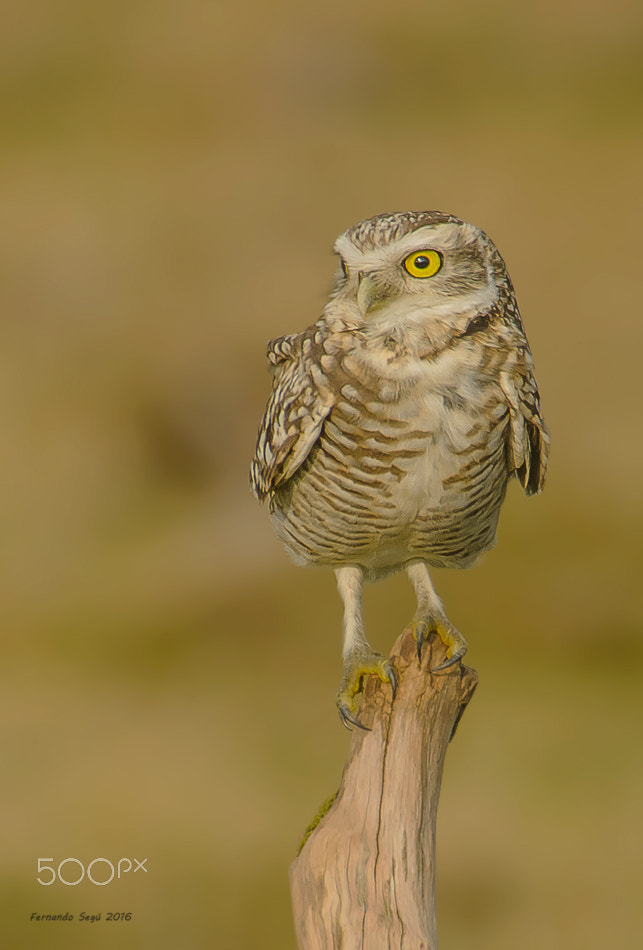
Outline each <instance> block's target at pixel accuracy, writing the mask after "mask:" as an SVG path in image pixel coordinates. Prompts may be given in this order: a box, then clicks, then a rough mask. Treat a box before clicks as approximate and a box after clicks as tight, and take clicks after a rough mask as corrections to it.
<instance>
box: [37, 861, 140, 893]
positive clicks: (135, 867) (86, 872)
mask: <svg viewBox="0 0 643 950" xmlns="http://www.w3.org/2000/svg"><path fill="white" fill-rule="evenodd" d="M146 864H147V858H143V860H142V861H139V860H138V859H137V858H132V859H130V858H119V859H118V861H116V863H115V864H114V863H112V861H108V860H107V858H94V860H93V861H90V862H89V864H88V865H87V867H85V865H84V864H83V862H82V861H79V860H78V858H63V860H62V861H61V862H60V863H59V865H58V867H55V862H54V859H53V858H38V874H39V875H42V877H36V880H37V881H38V883H39V884H42V885H43V886H44V887H49V885H50V884H53V883H54V881H60V883H61V884H66V885H67V886H68V887H75V886H76V884H80V882H81V881H83V880H84V879H85V878H87V880H88V881H89V882H90V884H96V885H97V886H98V887H104V886H105V885H106V884H111V883H112V881H113V880H114V879H116V880H120V879H121V878H122V877H123V876H124V875H125V874H129V873H130V871H131V872H132V873H133V874H136V873H137V872H138V871H144V872H145V874H147V868H146V866H145V865H146Z"/></svg>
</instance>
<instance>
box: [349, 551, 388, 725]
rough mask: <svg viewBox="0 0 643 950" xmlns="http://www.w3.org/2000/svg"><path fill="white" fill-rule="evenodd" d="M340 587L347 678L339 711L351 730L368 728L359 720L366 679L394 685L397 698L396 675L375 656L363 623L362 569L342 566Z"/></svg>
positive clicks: (378, 655)
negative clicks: (369, 678)
mask: <svg viewBox="0 0 643 950" xmlns="http://www.w3.org/2000/svg"><path fill="white" fill-rule="evenodd" d="M335 575H336V577H337V588H338V590H339V593H340V596H341V598H342V600H343V602H344V648H343V651H342V657H343V660H344V676H343V677H342V682H341V684H340V687H339V692H338V693H337V709H338V710H339V716H340V719H341V720H342V722H343V724H344V725H345V726H346V728H347V729H350V728H351V727H352V726H359V727H360V729H365V728H366V727H365V726H363V725H362V724H361V722H360V721H359V719H357V716H356V711H357V703H356V701H355V700H356V697H357V696H358V695H359V693H361V692H362V690H363V689H364V680H365V679H366V677H367V676H370V675H371V674H372V675H374V676H379V678H380V679H381V680H382V681H383V682H384V683H390V684H391V688H392V690H393V696H395V687H396V682H395V673H394V672H393V667H392V666H391V664H390V663H389V661H388V660H387V659H386V658H385V657H383V656H382V655H381V654H379V653H375V652H374V651H373V648H372V647H371V645H370V643H369V642H368V640H367V639H366V635H365V633H364V621H363V620H362V579H363V574H362V569H361V568H360V567H357V566H356V565H350V566H347V567H338V568H337V569H336V571H335Z"/></svg>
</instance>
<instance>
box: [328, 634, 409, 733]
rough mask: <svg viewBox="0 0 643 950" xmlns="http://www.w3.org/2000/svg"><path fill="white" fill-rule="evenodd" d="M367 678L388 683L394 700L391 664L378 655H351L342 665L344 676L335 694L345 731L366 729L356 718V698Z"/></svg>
mask: <svg viewBox="0 0 643 950" xmlns="http://www.w3.org/2000/svg"><path fill="white" fill-rule="evenodd" d="M367 676H379V678H380V679H381V680H382V682H383V683H390V684H391V690H392V693H393V697H392V698H393V699H395V690H396V688H397V681H396V679H395V672H394V670H393V667H392V665H391V663H390V662H389V661H388V660H387V659H386V657H383V656H381V655H380V654H379V653H373V652H372V651H368V652H366V651H365V652H361V651H360V652H356V653H352V654H351V655H350V656H349V657H348V658H347V659H346V661H345V663H344V676H343V678H342V682H341V685H340V687H339V692H338V693H337V709H338V712H339V718H340V719H341V720H342V723H343V724H344V725H345V726H346V728H347V729H352V728H353V726H357V727H358V728H359V729H368V726H364V725H362V723H361V722H360V721H359V719H358V718H357V703H356V701H355V700H356V698H357V696H359V694H360V693H361V692H363V690H364V682H365V680H366V677H367Z"/></svg>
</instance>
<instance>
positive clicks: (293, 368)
mask: <svg viewBox="0 0 643 950" xmlns="http://www.w3.org/2000/svg"><path fill="white" fill-rule="evenodd" d="M320 349H321V347H320V345H319V343H318V342H317V341H316V340H315V339H314V338H311V335H310V333H309V332H308V331H306V332H304V333H297V334H291V335H290V336H285V337H281V338H280V339H278V340H273V341H272V342H271V343H269V344H268V359H269V361H270V363H271V364H272V365H273V366H274V367H275V368H274V370H273V384H272V391H271V393H270V397H269V399H268V405H267V406H266V411H265V413H264V417H263V419H262V421H261V426H260V428H259V436H258V438H257V447H256V450H255V457H254V459H253V462H252V466H251V469H250V486H251V488H252V491H253V493H254V495H255V496H256V497H257V498H258V499H259V500H260V501H261V500H263V499H264V498H265V497H266V496H267V495H269V494H270V492H272V491H274V490H275V489H276V488H278V487H279V486H280V485H283V484H284V483H285V482H287V481H288V479H289V478H291V477H292V476H293V475H294V474H295V472H296V471H297V469H298V468H299V467H300V466H301V465H302V464H303V462H304V461H305V460H306V458H307V457H308V454H309V452H310V451H311V449H312V447H313V445H314V444H315V442H316V441H317V438H318V436H319V433H320V432H321V428H322V426H323V424H324V420H325V419H326V416H327V415H328V413H329V412H330V411H331V409H332V408H333V405H334V402H335V400H334V396H333V394H332V393H331V391H330V388H329V386H328V382H327V380H326V377H325V375H324V373H323V371H322V369H321V366H320V364H319V355H320V354H319V353H318V352H317V351H318V350H320Z"/></svg>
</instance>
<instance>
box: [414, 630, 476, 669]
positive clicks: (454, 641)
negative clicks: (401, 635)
mask: <svg viewBox="0 0 643 950" xmlns="http://www.w3.org/2000/svg"><path fill="white" fill-rule="evenodd" d="M412 629H413V636H414V637H415V642H416V646H417V655H418V662H419V663H421V662H422V644H423V643H424V641H425V640H428V638H429V635H430V634H432V633H437V635H438V636H439V638H440V640H442V643H444V645H445V647H446V648H447V658H446V660H444V662H443V663H439V664H438V665H437V666H434V667H433V669H432V670H431V672H432V673H438V672H439V671H440V670H446V669H447V668H448V667H449V666H453V664H454V663H457V662H458V660H461V659H462V657H463V656H464V654H465V653H466V652H467V647H468V644H467V641H466V640H465V639H464V637H463V636H462V634H461V633H460V631H459V630H456V628H455V627H454V626H453V624H451V623H449V621H448V620H447V619H446V617H445V618H440V619H439V620H438V619H436V618H433V617H432V618H430V619H429V620H414V621H413V623H412Z"/></svg>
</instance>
